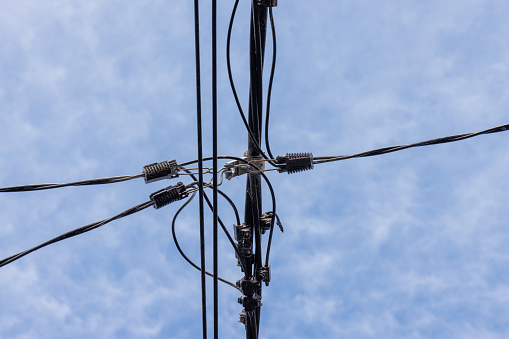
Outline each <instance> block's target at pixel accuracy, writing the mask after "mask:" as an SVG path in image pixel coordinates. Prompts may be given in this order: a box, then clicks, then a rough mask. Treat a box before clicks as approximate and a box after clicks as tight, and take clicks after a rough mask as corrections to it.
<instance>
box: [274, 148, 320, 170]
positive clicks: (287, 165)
mask: <svg viewBox="0 0 509 339" xmlns="http://www.w3.org/2000/svg"><path fill="white" fill-rule="evenodd" d="M276 164H279V165H281V166H280V169H279V172H280V173H281V172H287V173H288V174H292V173H297V172H303V171H307V170H311V169H313V167H314V166H313V154H312V153H286V156H284V157H282V156H278V157H277V158H276Z"/></svg>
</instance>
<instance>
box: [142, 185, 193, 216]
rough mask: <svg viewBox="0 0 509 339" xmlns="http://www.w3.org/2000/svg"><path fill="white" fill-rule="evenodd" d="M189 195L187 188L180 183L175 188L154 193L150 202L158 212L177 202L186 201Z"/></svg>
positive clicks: (171, 187)
mask: <svg viewBox="0 0 509 339" xmlns="http://www.w3.org/2000/svg"><path fill="white" fill-rule="evenodd" d="M188 195H189V194H188V193H187V192H186V186H185V185H184V184H183V183H181V182H179V183H178V184H176V185H175V186H168V187H166V188H163V189H162V190H159V191H157V192H154V193H152V194H151V195H150V200H152V202H153V203H154V208H155V209H156V210H157V209H159V208H161V207H164V206H166V205H169V204H171V203H172V202H175V201H177V200H181V199H184V198H185V197H187V196H188Z"/></svg>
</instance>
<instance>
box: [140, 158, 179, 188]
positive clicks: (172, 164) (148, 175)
mask: <svg viewBox="0 0 509 339" xmlns="http://www.w3.org/2000/svg"><path fill="white" fill-rule="evenodd" d="M178 171H179V166H178V165H177V161H175V160H171V161H163V162H155V163H153V164H150V165H147V166H145V167H143V175H144V176H145V183H146V184H148V183H151V182H154V181H158V180H163V179H173V178H176V177H178V176H179V174H178Z"/></svg>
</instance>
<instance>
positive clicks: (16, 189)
mask: <svg viewBox="0 0 509 339" xmlns="http://www.w3.org/2000/svg"><path fill="white" fill-rule="evenodd" d="M141 177H143V174H137V175H121V176H116V177H107V178H99V179H90V180H82V181H75V182H69V183H65V184H35V185H21V186H10V187H1V188H0V192H29V191H40V190H47V189H53V188H61V187H68V186H87V185H105V184H113V183H117V182H122V181H127V180H132V179H136V178H141Z"/></svg>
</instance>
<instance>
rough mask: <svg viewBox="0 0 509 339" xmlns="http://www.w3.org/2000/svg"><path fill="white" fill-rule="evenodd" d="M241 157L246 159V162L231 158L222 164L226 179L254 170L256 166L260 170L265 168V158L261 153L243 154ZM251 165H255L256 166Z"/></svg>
mask: <svg viewBox="0 0 509 339" xmlns="http://www.w3.org/2000/svg"><path fill="white" fill-rule="evenodd" d="M244 155H245V153H244ZM242 159H244V160H246V161H247V163H246V162H243V161H240V160H232V161H228V162H227V163H226V164H225V165H224V168H225V172H224V175H225V177H226V179H228V180H230V179H231V178H235V177H238V176H239V175H242V174H246V173H250V172H253V171H256V168H257V169H259V170H260V171H263V170H264V169H265V159H264V158H263V156H261V155H259V156H255V157H253V156H244V157H242ZM253 166H256V168H255V167H253Z"/></svg>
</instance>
